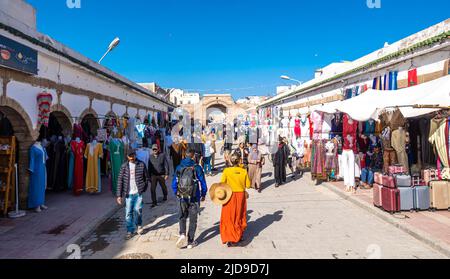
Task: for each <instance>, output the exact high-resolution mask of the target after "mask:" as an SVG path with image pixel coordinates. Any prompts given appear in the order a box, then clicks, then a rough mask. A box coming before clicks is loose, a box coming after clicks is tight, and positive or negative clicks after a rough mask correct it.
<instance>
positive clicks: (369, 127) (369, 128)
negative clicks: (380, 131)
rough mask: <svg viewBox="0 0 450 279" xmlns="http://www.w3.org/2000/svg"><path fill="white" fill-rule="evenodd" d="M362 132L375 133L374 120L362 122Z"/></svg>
mask: <svg viewBox="0 0 450 279" xmlns="http://www.w3.org/2000/svg"><path fill="white" fill-rule="evenodd" d="M364 134H365V135H367V136H368V135H373V134H375V120H372V119H371V120H369V121H366V122H365V123H364Z"/></svg>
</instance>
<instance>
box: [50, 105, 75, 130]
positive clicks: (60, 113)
mask: <svg viewBox="0 0 450 279" xmlns="http://www.w3.org/2000/svg"><path fill="white" fill-rule="evenodd" d="M50 110H51V115H52V116H54V117H55V118H56V120H57V121H58V123H59V124H60V125H61V128H62V129H63V131H62V133H63V135H64V136H65V137H67V136H72V130H73V120H72V116H71V115H70V112H69V110H68V109H67V108H66V107H64V106H63V105H53V106H52V107H51V108H50Z"/></svg>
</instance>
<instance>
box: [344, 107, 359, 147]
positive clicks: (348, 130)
mask: <svg viewBox="0 0 450 279" xmlns="http://www.w3.org/2000/svg"><path fill="white" fill-rule="evenodd" d="M350 120H353V119H351V118H350V116H348V114H344V117H343V137H344V145H343V149H344V150H353V152H355V153H357V146H356V140H357V137H356V132H357V130H358V121H356V120H353V123H352V124H350V123H349V121H350Z"/></svg>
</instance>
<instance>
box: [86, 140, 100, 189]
mask: <svg viewBox="0 0 450 279" xmlns="http://www.w3.org/2000/svg"><path fill="white" fill-rule="evenodd" d="M102 156H103V147H102V145H101V144H100V143H88V144H87V146H86V150H85V153H84V157H85V158H86V159H87V169H86V192H88V193H98V192H99V190H100V189H101V188H100V187H101V179H100V168H99V158H101V157H102Z"/></svg>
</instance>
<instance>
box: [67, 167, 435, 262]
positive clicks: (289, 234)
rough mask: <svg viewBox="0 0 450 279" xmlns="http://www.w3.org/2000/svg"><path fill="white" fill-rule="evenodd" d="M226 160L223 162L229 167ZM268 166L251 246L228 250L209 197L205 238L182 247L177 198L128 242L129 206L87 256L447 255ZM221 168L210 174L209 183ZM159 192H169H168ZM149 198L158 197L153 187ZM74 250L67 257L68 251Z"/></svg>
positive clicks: (100, 231)
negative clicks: (280, 181) (282, 178)
mask: <svg viewBox="0 0 450 279" xmlns="http://www.w3.org/2000/svg"><path fill="white" fill-rule="evenodd" d="M222 165H223V164H222V160H220V165H219V166H222ZM271 173H272V168H271V166H270V165H269V164H266V166H265V168H264V172H263V188H264V190H263V191H262V193H260V194H258V193H257V192H256V191H254V190H250V191H249V193H250V199H249V201H248V216H249V220H248V230H247V232H246V233H245V235H244V239H245V240H244V243H243V247H236V248H227V247H226V246H225V245H222V244H221V241H220V235H219V219H220V208H219V207H218V206H216V205H214V204H212V202H211V201H210V200H209V198H207V201H206V202H205V203H203V204H202V207H203V209H202V211H201V215H200V216H199V226H198V231H197V241H198V242H199V246H198V247H196V248H194V249H192V250H187V249H183V250H179V249H177V248H176V247H175V242H176V240H177V236H178V211H177V202H176V201H175V199H174V197H173V196H172V197H171V198H170V199H169V201H168V202H167V203H165V204H161V205H160V206H158V207H157V208H156V209H150V205H149V204H146V205H145V207H144V224H145V234H144V235H141V236H135V237H134V238H133V239H131V240H129V241H125V238H124V237H125V226H124V225H125V224H124V210H123V209H120V210H119V211H118V212H117V213H116V214H115V215H114V216H113V217H112V218H110V219H109V220H107V221H106V222H104V223H103V224H102V225H100V226H98V227H97V228H96V230H95V231H94V233H92V234H91V235H89V236H88V237H87V238H86V239H85V240H84V241H83V242H82V244H81V251H82V258H83V259H92V258H95V259H104V258H121V257H125V258H130V257H131V258H133V257H143V258H150V257H152V258H155V259H171V258H181V259H195V258H199V259H200V258H213V259H222V258H227V259H238V258H239V259H243V258H261V259H263V258H265V259H267V258H270V259H280V258H281V259H289V258H306V259H311V258H312V259H323V258H325V259H327V258H329V259H333V258H335V259H362V258H409V259H414V258H419V259H425V258H443V257H444V256H443V255H442V254H440V253H438V252H436V251H434V250H433V249H432V248H430V247H429V246H427V245H425V244H423V243H421V242H420V241H418V240H416V239H415V238H413V237H412V236H410V235H408V234H406V233H404V232H403V231H401V230H399V229H397V228H395V227H394V226H392V225H391V224H388V223H386V222H385V221H383V220H381V219H379V218H378V217H376V216H374V215H373V214H370V213H368V212H366V211H364V210H363V209H361V208H359V207H357V206H355V205H354V204H352V203H350V202H348V201H345V200H344V199H342V198H340V197H339V196H338V195H336V194H334V193H332V192H331V191H329V190H327V189H326V188H324V187H322V186H315V185H314V183H313V182H312V181H311V179H310V175H309V173H307V174H305V176H304V178H303V179H301V180H298V181H291V182H289V183H288V184H286V185H284V186H282V187H280V188H278V189H276V188H275V187H274V180H273V177H272V174H271ZM219 180H220V174H218V175H216V176H214V177H209V178H208V186H210V185H211V184H212V183H214V182H217V181H219ZM159 195H160V196H161V197H162V195H161V193H159ZM145 202H146V203H149V202H150V195H149V193H146V196H145ZM67 256H68V255H64V257H67Z"/></svg>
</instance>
